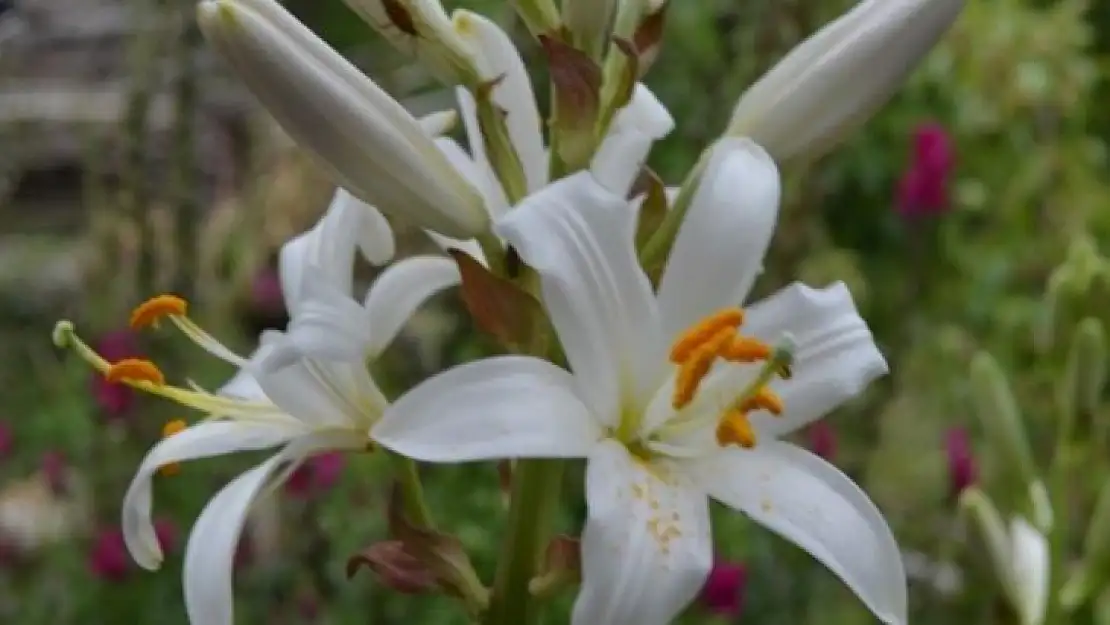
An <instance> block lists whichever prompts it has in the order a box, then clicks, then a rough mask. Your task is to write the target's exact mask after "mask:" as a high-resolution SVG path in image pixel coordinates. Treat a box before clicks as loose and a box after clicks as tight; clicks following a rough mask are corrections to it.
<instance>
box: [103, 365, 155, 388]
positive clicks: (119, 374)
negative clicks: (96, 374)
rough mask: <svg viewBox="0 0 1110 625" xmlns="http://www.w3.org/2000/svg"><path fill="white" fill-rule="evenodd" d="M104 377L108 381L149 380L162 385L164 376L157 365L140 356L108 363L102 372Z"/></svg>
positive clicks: (132, 381)
mask: <svg viewBox="0 0 1110 625" xmlns="http://www.w3.org/2000/svg"><path fill="white" fill-rule="evenodd" d="M104 379H105V380H107V381H109V382H117V383H118V382H131V383H134V382H149V383H150V384H153V385H155V386H164V385H165V384H166V376H164V375H162V372H161V371H160V370H159V369H158V367H157V366H156V365H155V364H154V363H153V362H150V361H149V360H142V359H140V358H126V359H124V360H121V361H119V362H117V363H113V364H110V365H108V370H107V371H105V372H104Z"/></svg>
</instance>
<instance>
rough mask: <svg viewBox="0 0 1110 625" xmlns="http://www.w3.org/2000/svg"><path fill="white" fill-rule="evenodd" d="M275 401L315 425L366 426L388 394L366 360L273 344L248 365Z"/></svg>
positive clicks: (319, 426) (306, 422)
mask: <svg viewBox="0 0 1110 625" xmlns="http://www.w3.org/2000/svg"><path fill="white" fill-rule="evenodd" d="M248 369H249V371H250V373H251V374H252V375H253V376H254V378H255V379H256V380H257V381H258V384H259V386H261V387H262V391H263V392H264V393H265V394H266V396H267V397H269V398H270V401H272V402H273V403H274V404H275V405H276V406H277V407H279V408H281V409H282V410H284V411H285V412H287V413H289V414H290V415H292V416H293V417H294V418H296V419H298V420H300V421H302V422H303V423H305V424H307V425H308V426H310V427H311V428H313V429H316V430H321V429H329V428H342V429H348V430H349V429H352V428H353V429H359V428H363V427H366V428H368V427H369V426H370V424H371V423H373V422H374V421H376V420H377V419H378V417H379V416H380V415H381V413H382V411H383V410H384V409H385V405H386V403H387V402H386V399H385V397H384V395H382V392H381V390H380V389H379V388H378V386H377V384H375V383H374V380H373V379H372V378H371V377H370V374H369V373H368V372H367V370H366V366H365V364H364V363H363V362H362V361H361V360H355V361H343V360H335V361H321V360H316V359H313V358H307V357H304V356H303V354H300V352H299V350H298V348H291V349H275V350H274V351H273V358H270V357H269V355H267V357H263V358H262V359H260V360H259V361H258V362H256V363H251V364H250V365H249V367H248Z"/></svg>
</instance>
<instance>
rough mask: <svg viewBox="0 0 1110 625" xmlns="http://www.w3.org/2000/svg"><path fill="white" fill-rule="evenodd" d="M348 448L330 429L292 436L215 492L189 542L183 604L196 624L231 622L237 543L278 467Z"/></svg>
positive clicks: (194, 526) (212, 624)
mask: <svg viewBox="0 0 1110 625" xmlns="http://www.w3.org/2000/svg"><path fill="white" fill-rule="evenodd" d="M346 448H350V445H349V442H348V441H347V440H345V439H342V438H336V437H335V436H332V435H324V436H309V437H305V438H301V439H297V440H295V441H293V442H291V443H290V444H289V445H288V446H287V447H286V448H285V449H283V450H281V451H280V452H278V453H277V454H275V455H274V456H273V457H272V458H270V459H269V460H266V461H265V462H263V463H262V464H260V465H258V466H256V467H255V468H253V469H251V470H249V471H247V472H246V473H243V474H242V475H240V476H239V477H237V478H235V479H234V480H232V481H231V483H229V484H228V485H227V486H225V487H224V488H223V490H221V491H220V492H219V493H217V494H216V496H215V497H213V498H212V499H211V500H210V501H209V502H208V504H207V505H206V506H205V507H204V510H202V511H201V513H200V516H199V517H198V518H197V521H196V523H195V524H194V525H193V530H192V532H191V533H190V534H189V543H188V545H186V547H185V566H184V571H183V575H182V582H183V585H184V588H185V610H186V612H187V613H188V615H189V622H191V623H193V625H232V623H233V613H234V610H233V608H234V598H233V597H232V586H231V578H232V571H233V569H234V561H235V552H236V547H237V546H238V544H239V537H240V535H241V534H242V531H243V524H244V523H245V522H246V519H247V513H248V512H249V511H250V508H251V505H252V504H253V503H254V502H255V500H256V499H257V498H258V497H259V496H260V495H262V494H263V489H264V487H267V486H270V485H271V484H272V478H274V477H279V478H280V477H281V476H283V475H284V474H280V473H278V474H277V475H276V476H275V473H277V472H278V471H279V470H281V469H283V468H286V466H287V465H289V464H290V463H297V462H300V461H301V460H303V459H304V458H307V457H308V456H310V455H312V454H314V453H317V452H319V451H324V450H332V449H346Z"/></svg>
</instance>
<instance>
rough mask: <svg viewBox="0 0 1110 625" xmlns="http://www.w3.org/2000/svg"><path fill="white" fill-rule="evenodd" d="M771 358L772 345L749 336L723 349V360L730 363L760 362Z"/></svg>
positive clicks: (738, 339)
mask: <svg viewBox="0 0 1110 625" xmlns="http://www.w3.org/2000/svg"><path fill="white" fill-rule="evenodd" d="M770 357H771V346H770V345H768V344H766V343H763V342H762V341H757V340H755V339H753V338H750V337H747V336H741V337H737V338H736V339H735V340H733V341H731V342H729V344H728V345H725V346H724V348H723V349H721V358H724V359H725V360H727V361H729V362H759V361H761V360H767V359H768V358H770Z"/></svg>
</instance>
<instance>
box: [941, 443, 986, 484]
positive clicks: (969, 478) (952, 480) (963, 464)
mask: <svg viewBox="0 0 1110 625" xmlns="http://www.w3.org/2000/svg"><path fill="white" fill-rule="evenodd" d="M944 443H945V450H946V451H947V453H948V483H949V489H950V491H949V492H950V493H951V494H952V496H953V497H958V496H959V495H960V493H962V492H963V491H964V489H965V488H967V487H968V486H971V485H972V484H974V483H975V481H976V479H977V478H978V476H979V470H978V467H977V466H976V464H975V455H974V454H973V453H972V450H971V438H970V437H969V436H968V435H967V430H965V429H963V428H952V429H950V430H948V432H947V433H946V434H945V437H944Z"/></svg>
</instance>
